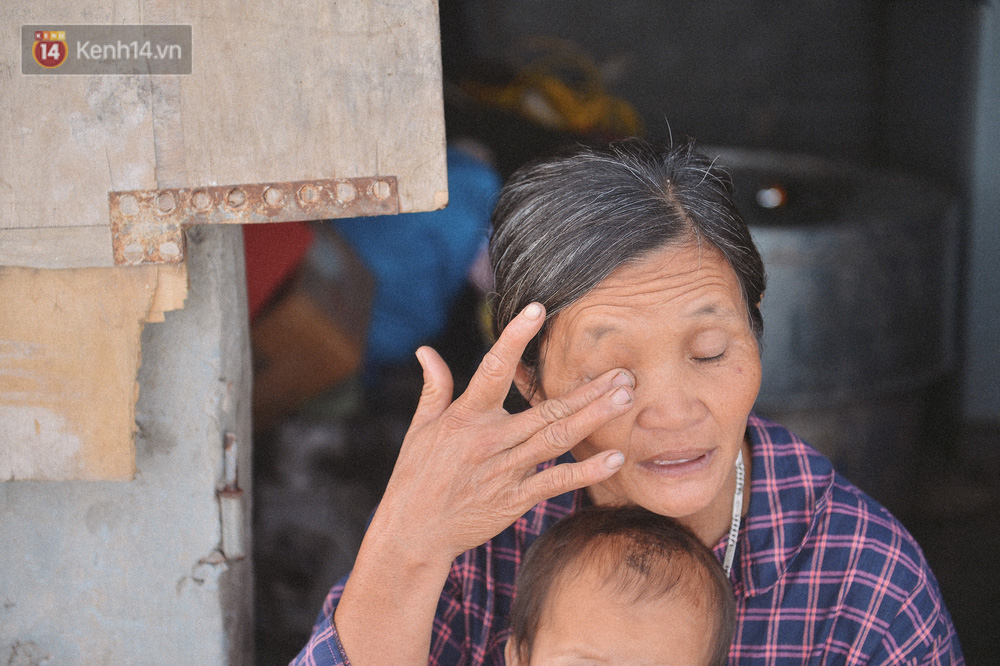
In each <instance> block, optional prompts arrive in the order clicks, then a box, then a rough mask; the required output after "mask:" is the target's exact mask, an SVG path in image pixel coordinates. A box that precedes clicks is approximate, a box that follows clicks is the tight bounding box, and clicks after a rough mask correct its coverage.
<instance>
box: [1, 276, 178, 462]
mask: <svg viewBox="0 0 1000 666" xmlns="http://www.w3.org/2000/svg"><path fill="white" fill-rule="evenodd" d="M186 293H187V275H186V270H185V268H184V266H183V265H180V266H140V267H135V268H83V269H74V270H35V269H29V268H15V267H0V294H2V297H0V481H6V480H14V479H18V480H22V479H37V480H68V479H108V480H127V479H131V478H132V476H133V474H134V473H135V444H134V431H135V401H136V398H137V395H138V394H137V391H138V386H137V384H136V373H137V371H138V368H139V363H140V349H139V341H140V336H141V334H142V329H143V325H144V322H146V321H162V320H163V312H164V311H167V310H173V309H177V308H178V307H180V306H181V305H183V301H184V297H185V295H186Z"/></svg>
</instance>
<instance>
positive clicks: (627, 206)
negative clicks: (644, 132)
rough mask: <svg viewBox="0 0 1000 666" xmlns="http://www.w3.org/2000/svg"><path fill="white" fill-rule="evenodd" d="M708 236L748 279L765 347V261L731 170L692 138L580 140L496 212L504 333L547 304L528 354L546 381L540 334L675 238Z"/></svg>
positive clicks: (512, 182)
mask: <svg viewBox="0 0 1000 666" xmlns="http://www.w3.org/2000/svg"><path fill="white" fill-rule="evenodd" d="M692 241H693V242H697V243H701V242H706V243H708V244H710V245H712V246H714V247H715V248H716V249H718V250H719V251H720V252H721V253H722V255H723V256H724V257H725V259H726V261H727V262H728V263H729V265H730V266H731V267H732V269H733V271H734V272H735V273H736V277H737V278H738V279H739V283H740V290H741V292H742V296H743V302H744V304H745V306H746V308H747V317H748V320H749V324H750V329H751V331H753V334H754V336H755V337H756V339H757V342H758V347H759V346H760V341H761V336H762V335H763V331H764V322H763V319H762V318H761V315H760V307H759V304H760V299H761V296H763V294H764V286H765V278H764V264H763V262H762V261H761V258H760V253H759V252H758V251H757V247H756V246H755V245H754V242H753V239H751V237H750V230H749V228H748V227H747V225H746V223H745V222H744V221H743V218H742V217H741V216H740V214H739V212H738V211H737V210H736V206H735V204H734V203H733V185H732V180H731V178H730V176H729V174H728V173H727V172H726V171H725V170H724V169H722V168H721V167H718V166H716V165H715V164H714V162H712V161H711V160H709V159H708V158H707V157H705V156H704V155H702V154H701V153H698V152H696V151H695V150H694V147H693V144H692V143H691V142H687V143H684V144H681V145H678V146H665V147H655V146H653V145H651V144H649V143H646V142H645V141H641V140H639V139H629V140H627V141H622V142H618V143H613V144H610V145H608V146H606V147H603V148H589V147H584V148H578V149H577V150H575V151H573V152H571V153H568V154H566V155H563V156H560V157H556V158H554V159H548V160H545V161H541V162H538V163H535V164H532V165H529V166H526V167H523V168H521V169H519V170H518V171H517V172H515V173H514V174H513V175H512V176H511V178H510V179H509V180H508V182H507V184H506V185H505V186H504V188H503V190H502V191H501V193H500V197H499V200H498V202H497V206H496V209H495V210H494V213H493V235H492V238H491V239H490V258H491V261H492V263H493V270H494V274H495V276H496V287H495V289H496V293H495V295H494V298H493V303H492V306H493V327H494V333H495V334H496V335H499V333H500V331H502V330H503V329H504V327H506V326H507V324H508V323H510V321H511V320H512V319H513V318H514V317H516V316H517V314H518V313H519V312H520V311H521V310H522V309H523V308H524V307H525V306H527V305H528V304H529V303H531V302H533V301H537V302H539V303H541V304H542V305H544V306H545V310H546V321H545V323H544V325H543V327H542V330H541V332H540V333H539V335H537V336H536V337H535V338H534V339H533V340H532V341H531V342H530V343H529V345H528V347H527V348H526V349H525V352H524V356H523V357H522V363H524V365H525V367H526V368H527V369H528V370H529V371H530V372H531V375H532V383H533V385H532V390H534V388H536V386H537V380H538V367H539V363H540V359H539V341H540V340H543V339H544V337H545V334H546V332H547V331H548V329H549V327H550V326H551V322H552V320H553V318H554V317H556V316H557V315H558V314H559V312H560V311H562V310H564V309H565V308H567V307H568V306H570V305H572V304H573V303H574V302H576V301H577V300H578V299H580V298H581V297H583V296H584V295H585V294H586V293H588V292H589V291H590V290H591V289H593V288H594V287H596V286H597V285H598V284H599V283H600V282H601V281H602V280H604V279H605V278H606V277H608V275H610V274H611V273H612V272H613V271H614V270H615V269H617V268H618V267H620V266H622V265H623V264H625V263H628V262H632V261H636V260H638V259H641V258H642V257H643V256H645V255H647V254H649V253H650V252H652V251H655V250H657V249H660V248H662V247H665V246H671V245H675V246H679V245H681V244H684V243H686V242H692Z"/></svg>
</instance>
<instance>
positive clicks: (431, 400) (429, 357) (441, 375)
mask: <svg viewBox="0 0 1000 666" xmlns="http://www.w3.org/2000/svg"><path fill="white" fill-rule="evenodd" d="M417 361H419V362H420V367H421V368H423V369H424V387H423V389H421V391H420V402H418V403H417V410H416V411H415V412H414V413H413V421H412V425H414V426H419V425H421V424H423V423H426V422H428V421H431V420H433V419H436V418H437V417H438V416H440V415H441V413H442V412H444V410H446V409H447V408H448V405H450V404H451V399H452V397H453V395H452V394H453V391H454V390H455V385H454V380H453V379H452V376H451V370H450V369H448V364H447V363H445V362H444V359H443V358H441V355H440V354H438V353H437V352H436V351H434V349H432V348H431V347H421V348H420V349H418V350H417Z"/></svg>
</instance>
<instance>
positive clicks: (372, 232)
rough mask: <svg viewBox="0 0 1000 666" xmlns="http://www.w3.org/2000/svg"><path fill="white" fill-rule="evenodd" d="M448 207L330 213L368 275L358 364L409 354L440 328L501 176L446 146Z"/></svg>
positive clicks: (476, 248) (483, 235)
mask: <svg viewBox="0 0 1000 666" xmlns="http://www.w3.org/2000/svg"><path fill="white" fill-rule="evenodd" d="M447 160H448V198H449V202H448V207H447V208H445V209H443V210H438V211H432V212H429V213H404V214H401V215H382V216H377V217H359V218H348V219H343V220H332V221H331V223H332V224H333V225H334V228H335V229H336V230H337V232H338V233H339V234H340V235H341V236H342V237H343V238H344V239H345V240H346V241H347V243H348V244H350V245H351V247H352V248H353V249H354V251H355V252H356V253H357V254H358V256H359V257H360V258H361V260H362V261H363V262H364V263H365V265H366V266H367V267H368V268H369V270H371V272H372V274H373V275H374V277H375V296H374V301H373V303H372V313H371V322H370V324H369V329H368V344H367V350H366V355H365V366H366V370H368V371H370V370H372V369H373V368H374V367H377V366H379V365H383V364H392V363H399V362H401V361H409V360H411V359H412V354H413V352H414V351H415V350H416V348H417V347H419V346H420V345H421V344H423V343H425V342H427V341H428V340H429V339H431V338H433V337H434V336H435V335H438V334H439V333H441V332H442V331H443V330H444V327H445V324H446V323H447V320H448V315H449V313H450V310H451V305H452V303H453V302H454V300H455V297H456V296H457V295H458V293H459V291H460V290H461V289H462V286H463V285H464V284H465V279H466V275H467V274H468V272H469V268H470V267H471V266H472V263H473V261H474V260H475V259H476V256H477V255H478V254H479V252H480V251H481V250H482V249H483V247H484V246H485V244H486V241H487V238H488V232H489V224H490V215H491V214H492V213H493V207H494V205H495V204H496V197H497V194H498V193H499V191H500V185H501V180H500V176H499V175H498V174H497V172H496V171H495V170H494V169H493V168H492V167H490V166H489V165H487V164H485V163H484V162H482V161H480V160H478V159H476V158H474V157H472V156H470V155H469V154H467V153H465V152H463V151H462V150H459V149H458V148H454V147H451V146H449V147H448V153H447Z"/></svg>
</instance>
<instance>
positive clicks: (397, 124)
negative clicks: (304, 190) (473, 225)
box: [0, 0, 448, 267]
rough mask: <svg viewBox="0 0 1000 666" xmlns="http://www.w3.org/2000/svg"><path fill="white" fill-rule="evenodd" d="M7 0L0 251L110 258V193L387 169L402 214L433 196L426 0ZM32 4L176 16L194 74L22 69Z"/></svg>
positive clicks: (440, 160)
mask: <svg viewBox="0 0 1000 666" xmlns="http://www.w3.org/2000/svg"><path fill="white" fill-rule="evenodd" d="M9 4H11V5H12V6H5V9H4V12H3V14H4V21H3V23H4V28H5V29H4V30H3V31H0V90H3V91H4V97H5V102H6V103H5V104H3V105H0V265H26V266H36V267H38V266H45V267H60V266H65V267H69V266H103V265H109V257H110V253H109V252H105V251H104V250H103V249H102V248H100V247H99V246H95V244H99V243H100V242H101V240H100V239H101V238H102V237H103V235H104V234H105V233H107V232H106V229H107V228H108V225H109V221H108V214H109V211H108V193H109V192H111V191H121V190H149V189H156V188H169V187H195V186H221V185H230V184H255V183H271V182H285V181H299V180H311V179H331V178H349V177H369V176H395V177H396V179H397V183H398V188H399V190H398V191H399V204H400V211H401V212H410V211H421V210H433V209H437V208H441V207H443V206H444V205H445V204H446V203H447V197H448V195H447V177H446V171H445V154H444V118H443V102H442V96H441V68H440V47H439V43H440V42H439V34H438V16H437V3H436V1H435V0H333V1H330V0H326V1H323V0H309V1H306V2H302V1H297V0H267V1H264V0H255V1H253V2H243V1H237V0H179V1H176V2H168V1H167V0H139V1H138V2H125V0H114V1H112V2H108V3H93V2H83V3H65V2H57V1H56V0H32V1H31V2H29V1H28V0H15V1H14V2H13V3H9ZM40 18H41V19H44V20H46V21H51V22H53V27H54V28H56V27H58V25H60V24H62V25H72V24H87V23H92V24H93V23H104V24H108V23H110V24H134V23H143V22H144V23H147V24H191V25H192V31H193V46H192V55H193V73H192V74H190V75H182V76H25V75H22V74H21V72H20V57H21V52H20V48H21V47H20V43H19V40H20V30H19V26H20V25H21V24H32V23H36V22H37V21H38V20H39V19H40ZM68 227H72V228H73V229H74V234H69V235H67V236H66V237H65V242H63V240H62V238H61V237H60V236H59V235H58V234H57V233H55V232H54V231H53V230H58V229H65V228H68ZM35 229H37V230H41V231H38V232H34V231H32V232H27V231H23V230H35ZM5 230H22V231H20V232H18V233H15V232H11V231H5ZM36 234H37V235H36ZM40 246H41V247H42V248H43V249H39V248H40Z"/></svg>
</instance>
